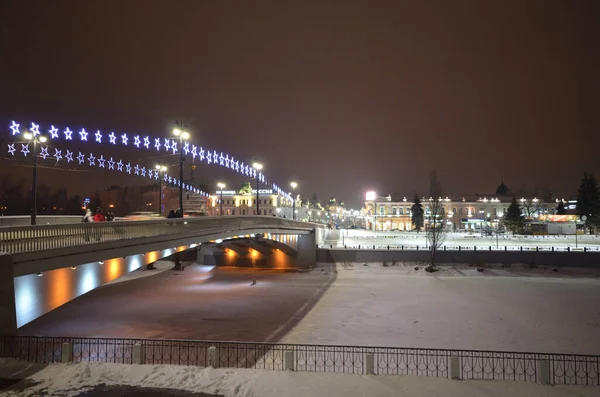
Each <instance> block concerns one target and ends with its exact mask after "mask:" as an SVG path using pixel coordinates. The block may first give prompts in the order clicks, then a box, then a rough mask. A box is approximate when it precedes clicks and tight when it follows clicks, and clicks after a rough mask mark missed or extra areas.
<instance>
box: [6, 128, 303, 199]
mask: <svg viewBox="0 0 600 397" xmlns="http://www.w3.org/2000/svg"><path fill="white" fill-rule="evenodd" d="M9 128H10V133H11V136H15V135H19V134H20V133H21V129H20V128H21V124H19V123H17V122H16V121H12V122H11V124H10V125H9ZM29 131H30V132H31V133H32V134H33V135H34V136H35V135H39V134H41V132H40V125H39V124H36V123H33V122H32V123H31V128H29ZM46 131H47V136H48V137H49V138H50V139H52V140H54V141H61V140H62V141H65V142H68V141H71V142H89V143H92V144H109V145H114V146H120V147H129V148H135V149H139V150H150V151H156V152H159V153H160V152H161V151H162V150H164V151H166V152H170V153H172V154H176V153H177V152H178V150H179V147H178V146H179V145H178V142H177V140H176V139H171V138H157V137H150V136H143V135H133V134H129V135H128V134H127V133H121V134H118V133H115V132H114V131H111V132H110V133H106V132H104V133H102V132H101V131H100V130H97V131H96V132H95V133H92V132H88V131H86V129H85V128H81V130H79V131H72V130H70V129H69V127H64V128H58V127H56V126H54V125H50V127H49V128H47V130H46ZM22 145H23V144H22ZM8 146H9V148H8V151H9V153H10V154H11V155H13V156H14V153H15V152H17V151H18V148H17V147H15V144H12V146H11V144H9V145H8ZM25 146H27V149H26V151H27V153H29V145H28V144H27V145H23V147H22V148H21V151H20V152H21V153H23V154H24V155H25V156H27V153H25V151H24V150H25ZM55 150H56V149H55ZM181 150H182V151H183V153H184V155H185V156H191V157H192V158H193V159H194V160H195V159H196V158H198V160H199V161H200V163H202V162H205V163H206V164H208V165H210V164H212V165H217V166H220V167H224V168H228V169H230V170H232V171H235V172H237V173H239V174H241V175H245V176H248V177H251V178H253V179H257V178H258V180H259V181H260V182H262V183H266V178H265V175H264V174H263V173H262V172H258V173H257V170H256V169H255V168H254V167H252V166H251V165H250V164H244V162H242V161H239V160H237V159H235V158H234V157H233V156H230V155H229V154H227V153H223V152H217V151H216V150H214V149H213V150H211V149H208V148H204V147H202V146H196V145H192V144H190V143H189V142H185V143H184V144H183V147H182V148H181ZM64 153H65V154H64V158H65V160H66V161H69V159H70V161H69V162H71V161H73V162H75V159H77V161H78V162H79V164H82V163H83V161H81V160H80V159H79V156H77V157H73V156H74V153H73V152H70V151H68V150H66V151H65V152H64ZM57 154H58V155H57ZM69 154H70V157H69ZM79 154H81V155H82V156H84V155H83V154H82V153H81V152H79ZM90 155H92V153H90ZM40 156H42V157H43V156H44V155H43V154H40ZM45 156H46V157H53V158H56V159H57V161H59V160H60V159H62V158H63V152H62V151H59V152H55V153H54V156H50V154H49V153H46V154H45ZM46 157H43V158H44V159H45V158H46ZM83 158H85V156H84V157H83ZM103 160H104V162H100V159H97V158H96V157H93V156H92V160H91V161H92V162H90V157H88V159H87V161H88V162H90V166H96V161H98V164H102V166H100V165H98V167H100V168H106V167H105V163H106V159H104V158H103ZM109 169H110V168H109ZM141 170H142V169H141V168H139V169H138V172H141ZM134 172H135V168H134ZM177 182H178V183H180V182H179V181H177ZM184 185H185V184H184ZM271 185H272V188H273V190H274V191H275V192H277V193H278V194H279V195H281V196H283V197H285V198H287V199H288V200H292V201H293V200H294V197H293V195H292V194H291V193H289V192H286V191H285V190H283V189H281V188H280V187H279V186H278V185H277V184H275V183H272V184H271Z"/></svg>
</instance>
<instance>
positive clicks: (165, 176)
mask: <svg viewBox="0 0 600 397" xmlns="http://www.w3.org/2000/svg"><path fill="white" fill-rule="evenodd" d="M169 178H171V177H170V176H169V175H167V174H165V175H164V178H163V179H164V180H165V182H167V181H168V180H169Z"/></svg>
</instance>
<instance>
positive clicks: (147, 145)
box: [144, 136, 150, 149]
mask: <svg viewBox="0 0 600 397" xmlns="http://www.w3.org/2000/svg"><path fill="white" fill-rule="evenodd" d="M144 146H145V147H146V149H150V138H148V137H147V136H145V137H144Z"/></svg>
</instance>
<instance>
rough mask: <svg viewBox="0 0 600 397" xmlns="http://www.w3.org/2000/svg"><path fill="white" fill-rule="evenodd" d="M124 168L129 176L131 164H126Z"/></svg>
mask: <svg viewBox="0 0 600 397" xmlns="http://www.w3.org/2000/svg"><path fill="white" fill-rule="evenodd" d="M125 168H126V169H127V173H128V174H131V163H127V165H126V166H125Z"/></svg>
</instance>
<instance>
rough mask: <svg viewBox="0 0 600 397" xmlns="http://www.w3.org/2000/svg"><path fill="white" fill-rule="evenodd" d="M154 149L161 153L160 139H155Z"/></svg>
mask: <svg viewBox="0 0 600 397" xmlns="http://www.w3.org/2000/svg"><path fill="white" fill-rule="evenodd" d="M154 147H155V148H156V150H158V151H160V138H155V139H154Z"/></svg>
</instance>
